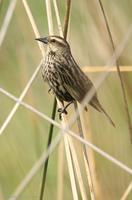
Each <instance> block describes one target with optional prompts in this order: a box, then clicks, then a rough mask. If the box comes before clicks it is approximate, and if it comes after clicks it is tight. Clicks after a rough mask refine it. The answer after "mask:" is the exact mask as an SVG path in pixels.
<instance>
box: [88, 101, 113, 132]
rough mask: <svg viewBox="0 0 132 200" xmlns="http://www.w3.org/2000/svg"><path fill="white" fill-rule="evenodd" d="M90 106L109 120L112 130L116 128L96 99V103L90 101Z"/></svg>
mask: <svg viewBox="0 0 132 200" xmlns="http://www.w3.org/2000/svg"><path fill="white" fill-rule="evenodd" d="M90 105H91V106H93V107H94V108H95V109H96V110H98V111H99V112H101V113H103V114H104V115H105V117H106V118H107V119H108V120H109V122H110V123H111V124H112V126H113V127H114V128H115V127H116V126H115V123H114V122H113V120H112V119H111V117H110V116H109V115H108V114H107V112H106V111H105V110H104V108H103V107H102V105H101V104H100V103H99V101H98V99H97V101H91V102H90Z"/></svg>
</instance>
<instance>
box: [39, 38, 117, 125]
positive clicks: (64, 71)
mask: <svg viewBox="0 0 132 200" xmlns="http://www.w3.org/2000/svg"><path fill="white" fill-rule="evenodd" d="M36 40H38V41H40V42H43V43H44V44H45V45H46V46H47V49H46V55H45V61H44V63H43V66H42V75H43V79H44V81H46V82H48V84H49V87H50V89H49V91H50V90H52V91H53V93H54V94H55V95H56V97H57V98H58V99H59V100H60V101H61V102H62V104H63V106H64V101H66V102H68V104H67V105H66V106H65V107H64V108H63V109H58V112H60V117H61V114H62V113H65V114H67V111H66V108H67V107H68V106H69V105H70V104H71V103H73V102H74V101H75V100H76V101H78V102H79V103H81V102H82V100H83V99H84V97H85V95H86V94H87V93H88V91H90V89H91V88H94V85H93V83H92V82H91V80H90V79H89V78H88V77H87V76H86V75H85V74H84V72H83V71H82V70H81V69H80V68H79V66H78V65H77V63H76V62H75V60H74V58H73V56H72V54H71V50H70V46H69V44H68V42H67V41H66V40H65V39H64V38H62V37H59V36H55V35H53V36H48V37H44V38H37V39H36ZM94 90H95V88H94ZM89 104H90V105H91V106H93V107H94V108H95V109H96V110H98V111H99V112H101V113H103V114H104V115H105V116H106V117H107V119H108V120H109V121H110V123H111V124H112V125H113V126H114V127H115V124H114V122H113V121H112V119H111V118H110V116H109V115H108V114H107V113H106V111H105V110H104V109H103V107H102V105H101V104H100V102H99V100H98V98H97V94H96V90H95V94H94V96H93V97H92V99H91V100H90V101H89ZM85 109H86V107H85Z"/></svg>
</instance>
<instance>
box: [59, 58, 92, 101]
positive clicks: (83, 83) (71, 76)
mask: <svg viewBox="0 0 132 200" xmlns="http://www.w3.org/2000/svg"><path fill="white" fill-rule="evenodd" d="M61 66H62V67H61V68H60V70H59V74H60V78H61V80H62V84H63V86H64V87H65V88H66V90H67V91H68V93H70V95H71V96H72V97H73V98H74V99H75V100H77V101H79V102H81V101H82V100H83V98H84V97H85V95H86V93H87V92H88V90H90V89H91V88H92V86H93V84H92V82H91V81H90V80H89V79H88V77H87V76H86V75H85V74H84V72H83V71H82V70H81V69H80V68H79V67H78V65H77V64H76V63H75V61H74V60H73V59H72V58H70V59H69V60H68V61H67V62H66V61H64V62H63V64H62V61H61Z"/></svg>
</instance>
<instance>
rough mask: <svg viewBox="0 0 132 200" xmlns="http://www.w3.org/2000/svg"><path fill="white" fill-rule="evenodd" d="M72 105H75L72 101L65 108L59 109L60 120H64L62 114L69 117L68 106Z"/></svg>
mask: <svg viewBox="0 0 132 200" xmlns="http://www.w3.org/2000/svg"><path fill="white" fill-rule="evenodd" d="M72 103H73V101H70V102H69V103H68V104H67V105H66V106H65V107H63V108H59V109H58V112H59V113H60V114H59V118H60V119H62V116H61V115H62V114H66V115H67V111H66V109H67V108H68V106H69V105H71V104H72ZM63 106H64V103H63Z"/></svg>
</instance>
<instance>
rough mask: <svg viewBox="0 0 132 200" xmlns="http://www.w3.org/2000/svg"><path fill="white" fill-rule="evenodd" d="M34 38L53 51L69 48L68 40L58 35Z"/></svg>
mask: <svg viewBox="0 0 132 200" xmlns="http://www.w3.org/2000/svg"><path fill="white" fill-rule="evenodd" d="M36 40H38V41H40V42H42V43H44V44H45V45H46V46H47V49H48V50H50V51H53V52H56V51H59V52H62V51H64V50H68V49H70V47H69V44H68V42H67V41H66V40H65V39H64V38H62V37H60V36H55V35H53V36H47V37H42V38H36Z"/></svg>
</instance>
